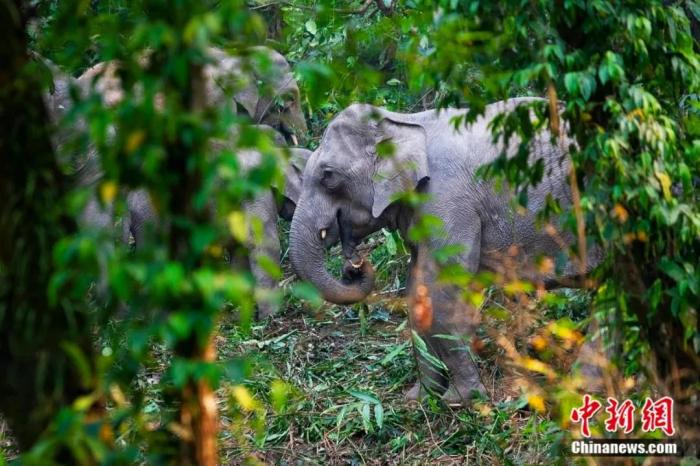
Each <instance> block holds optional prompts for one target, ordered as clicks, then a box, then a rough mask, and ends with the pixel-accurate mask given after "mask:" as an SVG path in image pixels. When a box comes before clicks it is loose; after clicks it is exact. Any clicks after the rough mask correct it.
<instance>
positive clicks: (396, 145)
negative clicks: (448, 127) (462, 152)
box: [372, 117, 429, 218]
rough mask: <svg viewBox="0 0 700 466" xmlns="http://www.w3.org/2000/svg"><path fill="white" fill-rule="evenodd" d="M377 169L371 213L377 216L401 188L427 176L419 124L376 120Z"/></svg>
mask: <svg viewBox="0 0 700 466" xmlns="http://www.w3.org/2000/svg"><path fill="white" fill-rule="evenodd" d="M375 155H376V157H377V160H376V169H375V175H374V179H373V183H372V184H373V186H374V198H373V204H372V215H373V216H374V217H375V218H378V217H379V216H380V215H381V214H382V212H384V210H385V209H386V208H387V207H389V205H390V204H391V203H392V202H393V201H394V200H395V197H396V196H397V195H398V194H399V193H402V192H406V191H411V190H413V189H415V188H416V187H417V186H418V184H419V183H421V181H423V180H427V179H428V178H429V175H428V155H427V148H426V135H425V130H424V129H423V127H422V126H420V125H416V124H412V123H407V122H403V121H400V120H399V119H396V118H394V117H386V118H383V119H381V120H380V121H378V122H377V124H376V148H375Z"/></svg>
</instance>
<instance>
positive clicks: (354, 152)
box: [290, 99, 599, 404]
mask: <svg viewBox="0 0 700 466" xmlns="http://www.w3.org/2000/svg"><path fill="white" fill-rule="evenodd" d="M531 101H532V99H511V100H508V101H504V102H499V103H495V104H491V105H489V106H487V107H486V111H485V114H484V115H483V116H482V117H480V118H479V119H477V120H476V121H475V122H474V123H472V124H470V125H469V126H468V127H466V128H464V127H461V128H460V129H459V130H456V129H455V126H454V124H453V123H451V120H452V119H453V118H454V117H456V116H460V115H464V113H465V111H464V110H456V109H450V110H443V111H440V112H437V111H435V110H430V111H426V112H422V113H416V114H399V113H393V112H389V111H386V110H384V109H381V108H376V107H372V106H369V105H361V104H356V105H353V106H351V107H349V108H347V109H346V110H344V111H343V112H341V113H339V114H338V115H337V116H336V117H335V118H334V119H333V121H331V123H330V124H329V126H328V128H327V129H326V131H325V133H324V135H323V138H322V140H321V145H320V146H319V148H318V149H317V150H316V151H315V152H314V153H313V155H312V156H311V158H310V159H309V161H308V163H307V165H306V169H305V171H304V175H303V185H302V190H301V194H300V196H299V200H298V203H297V209H296V213H295V215H294V218H293V221H292V226H291V232H290V259H291V263H292V266H293V267H294V269H295V271H296V272H297V273H298V275H299V276H300V277H301V278H302V279H305V280H308V281H310V282H311V283H312V284H314V285H315V286H316V287H317V288H318V290H319V291H320V293H321V294H322V296H323V297H324V298H325V299H326V300H328V301H331V302H333V303H338V304H347V303H354V302H357V301H360V300H362V299H364V298H365V297H366V296H367V295H368V294H369V293H370V292H371V290H372V287H373V281H374V278H373V270H372V267H371V265H370V264H369V263H368V262H367V261H364V260H363V259H362V258H361V257H359V256H358V255H357V253H356V251H355V249H356V246H357V245H358V244H359V242H361V241H362V239H363V238H365V237H366V236H367V235H369V234H371V233H372V232H375V231H377V230H379V229H380V228H389V229H397V230H399V231H400V232H401V233H402V235H403V237H404V238H409V235H408V231H409V229H410V228H411V227H412V226H413V225H415V224H416V222H417V220H418V219H419V218H421V217H422V216H424V215H432V216H435V217H437V218H439V219H441V220H442V226H441V228H440V231H439V232H437V233H436V234H433V235H431V236H430V238H429V239H425V240H420V241H418V242H413V243H411V244H410V247H411V253H412V258H411V267H410V272H409V286H408V288H409V292H410V296H411V300H412V305H411V313H410V322H411V326H412V329H413V330H414V331H415V332H416V333H417V334H418V335H420V336H421V337H422V339H423V341H425V343H426V345H427V348H428V351H429V352H430V353H432V355H433V356H436V357H437V358H438V359H439V360H440V361H441V362H442V364H438V365H436V364H435V363H434V360H435V358H431V357H428V358H426V357H423V356H422V355H421V354H419V353H421V352H420V351H416V353H417V360H418V369H419V380H418V382H417V383H416V385H415V386H414V387H413V388H411V389H410V390H409V391H408V393H407V397H408V398H409V399H419V398H421V397H422V396H423V395H424V394H425V389H428V390H430V391H432V392H435V393H437V394H441V396H442V399H443V400H444V401H445V402H447V403H449V404H467V403H468V402H469V400H470V395H472V391H476V392H480V393H485V389H484V386H483V385H482V383H481V381H480V377H479V374H478V372H477V369H476V366H475V364H474V363H473V361H472V359H471V357H470V355H469V348H468V345H467V344H466V343H465V342H464V340H463V339H464V338H465V337H466V338H467V339H468V338H469V337H471V336H473V335H474V332H475V330H476V326H477V323H478V319H477V318H476V315H475V312H476V311H475V310H474V309H471V308H470V307H469V306H467V305H465V304H464V302H463V300H462V299H460V297H459V295H460V291H461V290H459V289H457V288H456V287H454V286H449V285H445V284H443V283H441V282H440V281H439V280H438V277H437V274H438V265H437V263H436V260H435V258H434V253H435V252H436V251H438V250H439V249H440V248H443V247H445V246H447V245H451V246H455V245H456V246H457V247H459V250H460V251H461V252H460V253H459V254H458V255H457V256H456V257H453V258H452V261H453V262H455V263H457V264H460V265H462V266H463V267H465V268H466V270H468V271H469V272H479V271H482V270H491V271H495V272H498V273H502V274H509V273H514V274H517V276H519V277H525V278H528V279H531V280H539V281H545V282H550V283H553V282H555V281H556V280H557V279H560V278H562V277H566V276H573V275H576V274H577V273H578V268H577V267H575V266H574V265H573V264H572V263H570V262H569V263H564V264H561V266H560V267H559V269H558V270H552V271H549V272H548V273H542V271H541V269H542V268H541V267H539V268H538V267H535V266H534V263H535V262H536V260H537V259H538V258H542V257H544V256H548V255H549V256H551V255H557V254H558V253H560V252H561V251H562V244H561V242H559V241H557V240H555V238H553V237H552V236H550V235H549V234H547V233H545V232H544V231H542V230H540V229H538V228H537V227H536V222H535V219H536V213H537V212H538V211H539V210H540V209H541V208H542V207H543V206H544V204H545V201H546V198H547V196H548V195H551V196H553V197H554V198H556V199H558V200H559V202H560V203H561V204H562V205H563V206H566V205H568V204H570V192H569V186H568V183H567V174H568V171H569V167H570V161H569V159H568V157H567V156H565V154H564V152H563V151H562V150H561V149H560V147H559V146H556V145H552V144H551V143H550V142H549V141H550V139H549V137H548V135H546V134H544V135H542V136H541V137H540V138H539V140H538V143H537V144H536V147H537V150H536V151H534V153H531V154H530V158H529V160H530V162H531V163H534V162H535V161H536V160H537V159H542V160H543V162H544V166H545V175H544V177H543V180H542V181H541V182H540V183H539V184H538V185H537V186H535V187H533V188H530V189H529V193H528V194H529V208H528V209H526V210H524V211H523V210H518V209H516V208H515V206H514V202H513V199H514V198H513V195H512V193H511V192H509V191H508V190H498V189H496V186H495V184H494V183H493V182H489V181H485V180H483V179H481V178H478V177H475V172H476V170H477V169H478V168H479V167H480V166H482V165H483V164H486V163H488V162H491V161H493V160H494V159H496V158H497V157H498V156H499V154H500V153H501V148H502V147H498V145H497V144H494V143H493V141H492V136H491V132H490V130H489V128H488V125H489V123H490V121H491V120H492V119H493V117H494V116H495V115H497V114H499V113H501V112H504V111H508V110H512V109H513V108H514V107H515V106H516V105H519V104H521V103H523V102H531ZM562 147H566V146H562ZM510 149H515V147H512V148H510ZM511 152H512V150H511ZM411 191H415V192H420V193H425V194H426V195H427V200H426V201H425V202H424V203H422V204H420V205H419V207H417V208H414V207H411V206H410V205H409V204H408V203H405V202H401V201H397V198H398V196H399V194H400V193H402V192H411ZM338 241H340V242H341V244H342V250H343V254H344V255H345V257H346V259H347V262H346V267H345V274H344V277H343V278H342V279H341V280H337V279H335V278H334V277H333V276H332V275H331V274H330V273H329V272H328V271H327V270H326V269H325V267H324V256H325V254H324V251H325V249H327V248H329V247H330V246H331V245H333V244H334V243H336V242H338ZM564 241H565V242H568V243H569V244H570V243H571V241H572V239H571V237H569V236H566V235H564ZM598 260H599V257H598V254H597V251H591V253H590V257H589V259H588V261H587V266H586V270H588V269H590V268H591V267H592V266H593V265H594V264H596V263H597V262H598ZM550 263H551V262H550ZM441 335H452V336H453V338H442V337H441ZM454 337H458V338H454ZM431 360H432V361H433V363H431V362H430V361H431Z"/></svg>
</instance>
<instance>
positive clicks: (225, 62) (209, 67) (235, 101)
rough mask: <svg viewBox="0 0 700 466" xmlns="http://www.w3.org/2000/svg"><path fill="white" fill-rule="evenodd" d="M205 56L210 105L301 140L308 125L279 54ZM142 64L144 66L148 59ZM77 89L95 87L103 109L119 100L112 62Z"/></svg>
mask: <svg viewBox="0 0 700 466" xmlns="http://www.w3.org/2000/svg"><path fill="white" fill-rule="evenodd" d="M207 52H208V58H209V59H210V62H209V63H207V64H206V65H205V66H204V69H203V74H204V78H205V86H206V99H207V103H208V104H209V105H211V106H217V107H222V106H225V105H230V108H229V110H230V111H232V112H237V113H239V114H241V115H245V116H246V117H247V118H249V119H250V120H251V122H252V123H253V124H261V125H267V126H271V127H272V128H274V129H275V130H277V131H278V132H279V133H280V134H282V135H283V136H284V138H285V140H286V141H287V144H289V145H292V144H293V145H299V142H300V140H302V141H303V139H304V138H305V133H306V131H307V126H306V120H305V118H304V113H303V112H302V110H301V98H300V95H299V87H298V85H297V82H296V80H295V79H294V75H293V74H292V70H291V67H290V66H289V63H288V62H287V60H286V59H285V58H284V56H283V55H282V54H280V53H278V52H276V51H275V50H272V49H270V48H268V47H263V46H257V47H250V48H249V49H248V50H247V53H246V56H245V57H239V56H232V55H229V54H228V53H227V52H225V51H224V50H222V49H219V48H215V47H210V48H209V49H208V51H207ZM142 62H144V66H145V65H146V63H147V59H145V60H142ZM77 85H78V87H79V88H80V90H81V91H82V93H83V94H85V95H87V94H88V93H89V92H90V90H91V87H92V86H94V88H95V90H96V91H97V92H98V93H99V94H100V95H101V96H102V98H103V101H104V102H105V104H106V105H107V106H111V105H114V104H116V103H117V102H119V101H120V100H121V99H122V98H123V96H124V92H123V90H122V87H121V79H120V77H119V64H118V62H116V61H112V62H103V63H99V64H97V65H94V66H93V67H91V68H89V69H88V70H87V71H85V72H84V73H83V74H82V75H81V76H80V77H79V78H78V79H77ZM156 105H158V103H157V101H156Z"/></svg>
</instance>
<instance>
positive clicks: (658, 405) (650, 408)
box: [569, 394, 675, 438]
mask: <svg viewBox="0 0 700 466" xmlns="http://www.w3.org/2000/svg"><path fill="white" fill-rule="evenodd" d="M602 406H603V404H602V403H601V402H600V401H597V400H595V399H593V398H591V396H590V395H588V394H586V395H584V396H583V404H582V405H581V406H579V407H578V408H573V409H572V410H571V415H570V416H569V418H570V419H571V422H573V423H576V424H579V423H580V424H581V435H582V436H584V437H586V438H589V437H590V436H591V428H590V421H591V419H593V417H594V416H595V415H596V413H598V411H600V408H602ZM634 411H635V406H634V403H632V400H629V399H626V400H624V401H623V402H622V403H620V402H618V401H617V400H616V399H615V398H612V397H609V398H608V400H607V405H606V407H605V412H606V413H608V417H607V419H606V420H605V430H606V431H608V432H617V431H618V430H622V432H624V433H625V434H629V433H631V432H632V431H633V430H634ZM641 411H642V430H643V431H644V432H653V431H655V430H658V429H661V430H662V431H663V433H664V434H666V435H667V436H669V437H670V436H672V435H673V434H674V433H675V429H674V427H673V398H671V397H670V396H664V397H663V398H659V399H658V400H656V401H653V400H652V399H651V398H647V399H646V401H645V403H644V406H642V410H641Z"/></svg>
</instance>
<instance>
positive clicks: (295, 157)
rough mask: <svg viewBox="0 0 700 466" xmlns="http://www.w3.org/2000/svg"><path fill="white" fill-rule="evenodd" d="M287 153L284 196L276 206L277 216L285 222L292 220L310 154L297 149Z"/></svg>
mask: <svg viewBox="0 0 700 466" xmlns="http://www.w3.org/2000/svg"><path fill="white" fill-rule="evenodd" d="M289 152H290V157H289V165H288V166H287V169H286V170H285V172H284V194H283V196H281V203H280V204H279V205H278V212H279V215H280V217H282V218H283V219H285V220H292V216H293V215H294V211H295V210H296V207H297V202H299V195H300V194H301V184H302V181H303V174H304V168H305V167H306V162H307V161H308V160H309V157H310V156H311V153H312V152H311V151H310V150H308V149H302V148H297V147H295V148H291V149H289Z"/></svg>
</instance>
